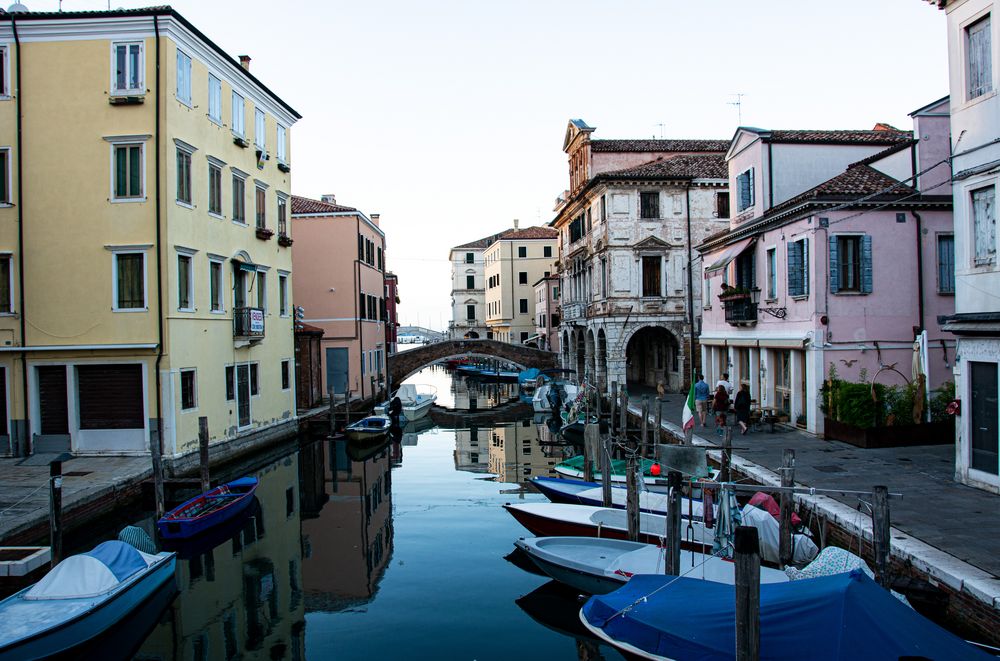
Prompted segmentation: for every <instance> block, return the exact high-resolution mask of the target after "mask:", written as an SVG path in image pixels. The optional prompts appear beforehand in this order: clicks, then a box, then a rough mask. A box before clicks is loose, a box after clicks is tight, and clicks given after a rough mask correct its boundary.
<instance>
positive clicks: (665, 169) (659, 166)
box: [595, 154, 729, 179]
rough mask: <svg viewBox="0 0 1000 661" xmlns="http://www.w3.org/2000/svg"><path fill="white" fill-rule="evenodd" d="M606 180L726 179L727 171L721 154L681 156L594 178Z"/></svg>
mask: <svg viewBox="0 0 1000 661" xmlns="http://www.w3.org/2000/svg"><path fill="white" fill-rule="evenodd" d="M601 177H603V178H606V179H728V178H729V169H728V168H727V166H726V158H725V156H724V155H723V154H682V155H680V156H673V157H671V158H664V159H659V160H655V161H650V162H649V163H643V164H642V165H638V166H636V167H634V168H626V169H625V170H615V171H613V172H602V173H601V174H599V175H597V177H595V178H601Z"/></svg>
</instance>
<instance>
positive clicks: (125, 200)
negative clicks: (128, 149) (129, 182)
mask: <svg viewBox="0 0 1000 661" xmlns="http://www.w3.org/2000/svg"><path fill="white" fill-rule="evenodd" d="M151 137H152V136H151V135H148V134H147V135H110V136H104V140H105V141H106V142H109V143H111V147H110V149H109V150H108V201H109V202H111V203H112V204H133V203H136V202H145V201H146V199H147V198H146V190H147V189H146V141H147V140H149V139H150V138H151ZM132 145H139V147H140V148H141V160H142V173H141V175H140V182H141V185H142V195H141V196H139V197H115V148H116V147H125V146H132Z"/></svg>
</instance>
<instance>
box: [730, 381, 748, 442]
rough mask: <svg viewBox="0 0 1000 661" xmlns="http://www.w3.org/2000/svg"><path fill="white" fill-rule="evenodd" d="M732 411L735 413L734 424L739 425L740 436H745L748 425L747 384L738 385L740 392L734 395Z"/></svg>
mask: <svg viewBox="0 0 1000 661" xmlns="http://www.w3.org/2000/svg"><path fill="white" fill-rule="evenodd" d="M733 410H734V411H735V412H736V422H738V423H740V434H741V435H744V436H745V435H746V433H747V428H748V426H749V425H750V385H749V384H746V383H741V384H740V391H739V392H738V393H736V401H735V402H733Z"/></svg>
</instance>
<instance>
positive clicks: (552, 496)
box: [531, 477, 702, 519]
mask: <svg viewBox="0 0 1000 661" xmlns="http://www.w3.org/2000/svg"><path fill="white" fill-rule="evenodd" d="M531 484H532V485H533V486H534V487H535V488H536V489H538V490H539V491H540V492H542V494H544V495H545V497H546V498H548V499H549V500H550V501H552V502H553V503H572V504H576V505H590V506H592V507H603V506H604V487H603V486H602V485H601V484H600V483H599V482H584V481H583V480H567V479H563V478H560V477H536V478H534V479H532V480H531ZM626 494H627V489H626V488H625V486H624V485H622V484H616V483H613V484H612V485H611V507H614V508H616V509H625V499H626ZM692 506H693V510H694V517H693V518H696V519H700V518H701V516H702V510H701V501H700V500H693V501H692ZM639 509H640V510H641V511H643V512H650V513H652V514H659V515H661V516H665V515H666V514H667V494H666V493H661V492H655V491H645V490H640V491H639ZM684 511H685V513H687V505H685V509H684Z"/></svg>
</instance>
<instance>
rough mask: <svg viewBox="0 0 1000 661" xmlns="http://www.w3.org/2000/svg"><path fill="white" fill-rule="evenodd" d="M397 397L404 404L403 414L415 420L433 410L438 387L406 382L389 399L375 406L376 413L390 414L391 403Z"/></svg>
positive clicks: (411, 420) (410, 419)
mask: <svg viewBox="0 0 1000 661" xmlns="http://www.w3.org/2000/svg"><path fill="white" fill-rule="evenodd" d="M395 397H399V401H400V403H401V404H402V405H403V415H405V416H406V419H407V420H409V421H410V422H413V421H414V420H419V419H420V418H422V417H424V416H425V415H427V412H428V411H430V410H431V406H432V405H433V404H434V402H435V401H437V388H435V387H434V386H427V385H414V384H412V383H404V384H403V385H401V386H400V387H399V390H397V391H396V392H394V393H392V395H391V396H390V397H389V401H387V402H382V403H381V404H379V405H378V406H376V407H375V415H388V411H389V404H390V403H391V402H392V400H393V398H395Z"/></svg>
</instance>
